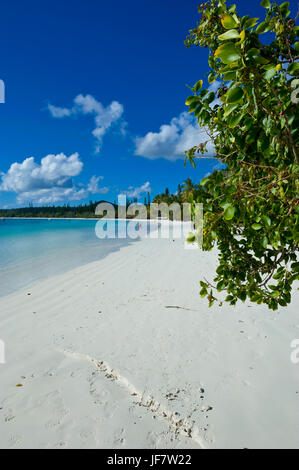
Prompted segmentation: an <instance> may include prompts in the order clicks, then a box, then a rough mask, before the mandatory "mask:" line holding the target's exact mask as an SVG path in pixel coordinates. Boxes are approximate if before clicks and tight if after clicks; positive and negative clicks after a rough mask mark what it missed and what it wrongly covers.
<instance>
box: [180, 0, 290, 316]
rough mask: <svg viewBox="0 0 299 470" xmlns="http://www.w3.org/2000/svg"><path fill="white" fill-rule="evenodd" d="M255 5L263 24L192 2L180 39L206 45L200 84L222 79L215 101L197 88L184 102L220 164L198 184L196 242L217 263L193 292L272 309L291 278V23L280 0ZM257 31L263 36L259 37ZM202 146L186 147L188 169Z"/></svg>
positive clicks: (282, 302) (285, 296) (283, 300)
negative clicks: (194, 20)
mask: <svg viewBox="0 0 299 470" xmlns="http://www.w3.org/2000/svg"><path fill="white" fill-rule="evenodd" d="M261 5H262V6H263V7H264V8H265V18H264V20H263V21H260V20H259V19H258V18H250V17H249V16H248V15H246V16H243V17H242V16H239V15H238V12H237V10H236V6H235V5H232V6H231V7H228V6H227V4H226V1H225V0H219V1H216V0H210V1H209V2H207V3H205V4H203V5H201V6H200V7H199V13H200V14H201V19H200V22H199V24H198V25H197V27H196V28H195V29H193V30H191V31H190V35H189V37H188V38H187V40H186V45H187V46H188V47H190V46H191V45H196V46H200V47H205V48H208V49H209V60H208V63H209V66H210V72H209V74H208V81H209V83H212V81H215V80H219V81H220V82H221V81H222V84H221V85H220V86H219V88H218V91H217V98H218V99H219V100H218V101H219V103H218V104H216V105H215V106H213V107H211V106H210V103H211V99H212V98H211V96H210V95H211V94H209V93H208V90H205V89H202V88H201V89H200V91H199V90H198V89H197V88H193V89H192V91H193V93H194V94H193V95H192V96H190V97H189V98H188V100H187V105H188V106H189V111H190V112H192V113H194V115H195V117H196V118H197V121H198V124H199V125H200V126H201V127H202V128H205V129H206V130H207V133H208V135H209V136H210V138H211V139H212V141H213V143H214V148H215V158H216V159H218V160H220V161H221V162H222V163H223V164H224V165H225V166H226V167H225V170H221V171H215V172H214V173H213V174H212V175H211V176H210V177H209V178H205V180H204V181H203V182H202V187H203V188H204V191H205V204H204V237H203V249H204V250H211V249H212V248H213V247H214V246H215V245H216V246H217V248H218V250H219V266H218V268H217V270H216V276H215V278H214V282H209V281H207V280H204V281H201V282H200V284H201V291H200V295H201V296H202V297H205V296H207V297H208V300H209V304H210V305H212V304H213V302H214V301H215V300H216V295H217V294H216V292H217V291H218V292H222V291H225V292H226V298H225V300H226V301H227V302H229V303H230V304H231V305H235V304H236V302H237V301H238V300H241V301H245V300H246V299H249V300H251V301H252V302H256V303H257V304H262V303H263V304H266V305H267V306H268V307H269V308H270V309H273V310H276V309H277V308H278V307H279V306H286V305H287V304H289V303H290V301H291V289H292V284H293V282H294V281H295V280H298V279H299V275H298V269H299V263H298V261H297V256H296V255H297V251H298V242H299V230H298V228H299V197H298V194H299V191H298V189H299V187H298V173H299V157H298V139H299V132H298V112H297V106H298V105H297V104H296V102H294V100H292V99H291V96H292V92H293V90H294V85H295V84H294V77H296V76H297V75H298V74H299V63H298V58H299V57H298V49H299V48H298V40H297V41H296V38H297V34H298V27H296V26H295V22H294V21H293V20H292V19H290V18H289V16H290V11H289V3H288V2H284V3H283V4H282V5H280V6H279V5H277V4H276V3H271V2H270V1H269V0H263V1H262V3H261ZM266 32H268V33H269V32H270V33H271V35H269V34H268V36H267V38H269V40H270V41H272V42H268V43H266V42H265V37H266V36H262V37H261V35H264V33H266ZM213 99H214V97H213ZM212 101H213V100H212ZM206 145H207V142H206V143H204V144H203V143H201V144H199V145H198V146H196V147H193V148H192V149H190V150H188V151H187V152H186V159H187V160H189V161H190V162H191V163H192V165H193V166H195V163H196V160H197V159H198V158H204V157H203V156H204V154H205V152H206ZM201 154H202V155H203V156H201Z"/></svg>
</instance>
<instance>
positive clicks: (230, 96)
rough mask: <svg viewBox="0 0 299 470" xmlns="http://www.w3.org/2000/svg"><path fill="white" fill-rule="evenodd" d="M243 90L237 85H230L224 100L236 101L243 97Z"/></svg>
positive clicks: (229, 102) (228, 101)
mask: <svg viewBox="0 0 299 470" xmlns="http://www.w3.org/2000/svg"><path fill="white" fill-rule="evenodd" d="M243 94H244V93H243V90H242V88H241V87H239V86H234V87H231V88H230V89H229V90H228V92H227V94H226V102H227V103H228V104H231V103H236V102H238V101H240V100H241V99H242V98H243Z"/></svg>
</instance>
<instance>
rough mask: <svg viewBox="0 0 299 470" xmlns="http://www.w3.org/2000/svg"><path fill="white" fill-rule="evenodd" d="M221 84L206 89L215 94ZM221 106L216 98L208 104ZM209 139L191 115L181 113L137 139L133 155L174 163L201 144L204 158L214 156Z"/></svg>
mask: <svg viewBox="0 0 299 470" xmlns="http://www.w3.org/2000/svg"><path fill="white" fill-rule="evenodd" d="M220 85H221V83H220V82H219V81H217V80H216V81H215V82H213V83H212V84H211V85H210V87H209V88H208V91H209V92H214V93H215V92H216V91H217V90H218V88H219V86H220ZM217 104H221V101H220V100H219V99H218V98H215V100H214V101H213V102H212V103H211V104H210V106H211V108H214V106H216V105H217ZM210 140H211V139H210V137H209V136H208V134H207V133H206V131H205V130H204V129H201V128H200V127H199V126H198V124H197V121H196V119H195V118H194V116H193V115H191V114H189V113H187V112H183V113H181V114H180V115H179V117H174V118H173V119H171V121H170V123H169V124H163V125H162V126H160V129H159V131H158V132H148V133H147V134H146V135H145V136H143V137H137V138H136V140H135V144H136V148H135V155H138V156H141V157H145V158H148V159H150V160H154V159H157V158H165V159H166V160H170V161H175V160H179V159H183V158H185V153H184V152H185V150H188V149H190V148H192V147H195V146H196V145H199V144H200V143H203V142H207V141H208V142H209V143H208V144H207V153H206V154H205V155H206V156H211V157H212V156H214V146H213V144H212V142H211V141H210Z"/></svg>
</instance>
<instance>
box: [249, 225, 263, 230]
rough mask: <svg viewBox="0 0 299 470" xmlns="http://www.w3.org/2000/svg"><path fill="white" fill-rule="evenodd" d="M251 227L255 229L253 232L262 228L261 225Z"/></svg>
mask: <svg viewBox="0 0 299 470" xmlns="http://www.w3.org/2000/svg"><path fill="white" fill-rule="evenodd" d="M251 227H252V228H253V230H261V228H262V226H261V224H252V225H251Z"/></svg>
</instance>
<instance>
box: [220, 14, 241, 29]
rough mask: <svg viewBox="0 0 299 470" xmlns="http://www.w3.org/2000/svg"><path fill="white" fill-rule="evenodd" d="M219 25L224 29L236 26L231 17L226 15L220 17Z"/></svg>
mask: <svg viewBox="0 0 299 470" xmlns="http://www.w3.org/2000/svg"><path fill="white" fill-rule="evenodd" d="M221 23H222V26H223V27H224V28H225V29H232V28H235V27H236V26H237V25H238V23H237V22H236V21H235V20H234V18H233V16H231V15H228V14H227V13H226V14H224V15H223V16H222V18H221Z"/></svg>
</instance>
